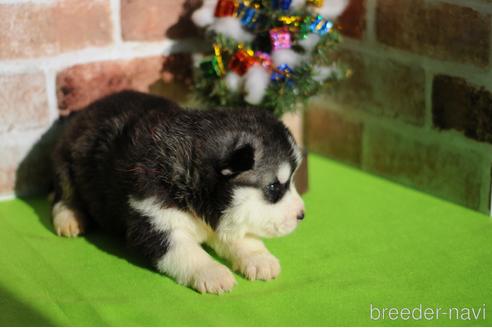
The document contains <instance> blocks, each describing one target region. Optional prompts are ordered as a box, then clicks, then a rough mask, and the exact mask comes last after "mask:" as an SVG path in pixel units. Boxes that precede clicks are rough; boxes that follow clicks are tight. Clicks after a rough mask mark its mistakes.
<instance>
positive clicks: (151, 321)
mask: <svg viewBox="0 0 492 328" xmlns="http://www.w3.org/2000/svg"><path fill="white" fill-rule="evenodd" d="M309 170H310V171H309V174H310V187H311V190H310V192H309V193H308V194H307V195H306V196H305V201H306V206H307V215H306V219H305V221H304V222H303V223H302V225H301V227H300V228H299V229H298V230H297V231H296V232H295V233H294V234H292V235H291V236H288V237H285V238H282V239H276V240H270V241H268V242H267V244H268V246H269V248H270V250H271V251H272V253H273V254H275V255H276V256H277V257H279V259H280V261H281V264H282V274H281V276H280V277H279V278H278V279H277V280H275V281H273V282H250V281H247V280H245V279H243V278H240V277H239V276H238V277H237V278H238V285H237V286H236V288H235V289H234V290H233V291H232V293H230V294H227V295H224V296H213V295H200V294H197V293H196V292H194V291H192V290H191V289H188V288H184V287H182V286H178V285H177V284H175V283H174V282H173V281H172V280H170V279H169V278H167V277H164V276H161V275H159V274H158V273H155V272H152V271H150V270H148V269H147V268H145V266H144V265H142V263H141V262H140V261H139V260H138V259H135V258H134V257H133V256H131V255H130V256H128V255H126V252H125V248H124V247H123V246H121V245H119V244H118V243H116V242H115V241H114V240H112V239H110V238H108V237H106V236H104V235H102V234H99V233H97V232H94V233H91V234H90V235H89V236H87V237H85V238H76V239H65V238H59V237H57V236H55V234H54V233H53V230H52V228H51V225H50V223H49V206H48V204H47V202H46V201H45V200H41V199H28V200H15V201H9V202H4V203H0V324H2V325H144V326H146V325H179V326H181V325H200V326H208V325H232V326H236V325H246V326H250V325H286V326H299V325H310V326H319V325H491V324H492V319H491V318H492V221H491V219H490V218H489V217H487V216H484V215H481V214H478V213H475V212H472V211H470V210H467V209H465V208H462V207H459V206H456V205H453V204H450V203H447V202H445V201H442V200H439V199H436V198H433V197H430V196H428V195H425V194H422V193H419V192H416V191H414V190H410V189H407V188H404V187H401V186H399V185H395V184H392V183H390V182H387V181H385V180H382V179H379V178H377V177H374V176H370V175H367V174H365V173H362V172H359V171H357V170H354V169H351V168H347V167H345V166H342V165H340V164H337V163H335V162H332V161H329V160H326V159H323V158H321V157H317V156H314V155H311V156H310V163H309ZM371 304H372V306H373V311H374V308H378V309H380V310H381V309H382V308H384V307H395V308H399V309H402V308H405V307H406V308H411V309H413V308H415V307H419V306H420V305H422V306H423V307H424V308H426V307H433V308H435V307H441V308H443V309H448V308H449V307H453V308H457V309H458V308H459V310H460V315H459V317H458V318H456V317H453V316H452V318H451V319H450V318H449V315H448V316H445V315H441V316H440V317H439V319H435V320H434V321H427V320H425V318H423V319H421V320H413V319H410V320H408V321H406V320H403V319H399V320H395V321H393V320H391V319H389V318H386V319H385V320H371V312H370V306H371ZM484 304H485V307H486V310H487V311H488V312H490V315H488V314H489V313H487V316H486V318H485V319H484V318H483V315H482V314H481V313H480V315H479V318H478V320H473V316H472V317H471V319H472V320H465V319H467V316H466V315H465V316H464V317H463V311H464V310H463V308H469V307H474V309H476V310H478V309H479V308H483V307H484ZM487 307H488V308H487ZM414 310H415V309H414ZM443 311H444V310H443ZM372 314H373V319H376V318H377V315H376V314H377V312H372ZM415 315H416V318H417V319H419V318H418V311H417V312H415Z"/></svg>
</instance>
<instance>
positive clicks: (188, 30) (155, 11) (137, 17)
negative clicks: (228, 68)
mask: <svg viewBox="0 0 492 328" xmlns="http://www.w3.org/2000/svg"><path fill="white" fill-rule="evenodd" d="M199 4H200V2H199V1H198V0H178V1H169V0H121V25H122V33H123V39H124V40H161V39H164V38H165V37H169V38H173V39H177V38H185V37H191V36H194V35H196V33H197V29H196V27H195V26H194V24H193V23H192V22H191V13H192V12H193V11H194V9H196V8H197V7H198V6H199Z"/></svg>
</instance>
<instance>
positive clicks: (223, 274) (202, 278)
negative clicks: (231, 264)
mask: <svg viewBox="0 0 492 328" xmlns="http://www.w3.org/2000/svg"><path fill="white" fill-rule="evenodd" d="M235 284H236V279H235V278H234V276H233V275H232V272H231V271H230V270H229V269H228V268H226V267H225V266H223V265H221V264H218V263H212V264H209V265H207V266H205V267H203V268H201V269H200V270H199V271H198V272H197V273H196V274H195V275H194V277H193V281H192V287H193V288H194V289H195V290H197V291H199V292H200V293H210V294H223V293H225V292H229V291H230V290H231V289H232V287H234V285H235Z"/></svg>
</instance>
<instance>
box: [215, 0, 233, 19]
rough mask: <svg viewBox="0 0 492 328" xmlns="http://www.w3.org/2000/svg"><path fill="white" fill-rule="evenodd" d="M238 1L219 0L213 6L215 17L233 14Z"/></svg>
mask: <svg viewBox="0 0 492 328" xmlns="http://www.w3.org/2000/svg"><path fill="white" fill-rule="evenodd" d="M237 6H238V3H237V1H235V0H219V1H218V2H217V7H216V8H215V17H227V16H232V15H234V14H235V12H236V9H237Z"/></svg>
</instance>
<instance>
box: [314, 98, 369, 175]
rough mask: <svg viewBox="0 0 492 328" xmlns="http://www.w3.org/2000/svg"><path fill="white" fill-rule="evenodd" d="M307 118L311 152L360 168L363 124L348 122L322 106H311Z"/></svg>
mask: <svg viewBox="0 0 492 328" xmlns="http://www.w3.org/2000/svg"><path fill="white" fill-rule="evenodd" d="M305 118H306V125H305V126H306V128H305V138H306V144H307V148H308V150H309V151H312V152H316V153H320V154H322V155H326V156H329V157H332V158H335V159H338V160H341V161H344V162H347V163H350V164H352V165H356V166H360V163H361V147H362V140H361V137H362V124H360V123H354V122H351V121H348V120H346V119H345V118H343V117H342V116H340V115H338V114H336V113H333V112H330V111H328V110H327V108H324V107H323V106H322V105H320V104H316V105H311V106H310V108H309V109H308V110H307V111H306V113H305Z"/></svg>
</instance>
